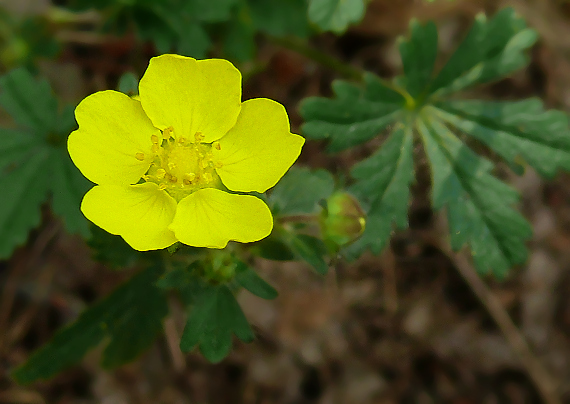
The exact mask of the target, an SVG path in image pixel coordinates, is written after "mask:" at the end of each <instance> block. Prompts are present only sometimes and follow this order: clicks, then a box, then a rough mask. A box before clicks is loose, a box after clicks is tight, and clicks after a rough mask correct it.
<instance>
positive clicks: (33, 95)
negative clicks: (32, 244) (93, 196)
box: [0, 69, 89, 258]
mask: <svg viewBox="0 0 570 404" xmlns="http://www.w3.org/2000/svg"><path fill="white" fill-rule="evenodd" d="M57 104H58V103H57V99H56V98H55V97H54V96H53V94H52V92H51V88H50V86H49V84H48V83H47V82H46V81H45V80H36V79H35V78H33V77H32V76H31V75H30V73H29V72H28V71H27V70H25V69H17V70H13V71H11V72H10V73H8V74H6V75H4V76H2V77H1V78H0V106H2V108H3V109H4V110H6V111H7V112H8V113H9V114H10V115H11V116H12V117H13V118H14V121H15V122H16V124H17V127H16V128H10V129H8V128H0V188H1V189H2V190H3V196H2V205H1V208H2V209H0V234H2V235H3V237H1V238H0V258H5V257H8V256H9V255H10V254H11V253H12V250H13V249H14V248H15V247H17V246H18V245H21V244H23V243H24V242H25V241H26V239H27V236H28V232H29V231H30V230H31V229H32V228H34V227H36V226H37V225H38V224H39V222H40V207H41V205H42V204H43V203H44V202H45V201H46V200H47V198H48V196H51V201H52V208H53V210H54V212H55V213H56V214H58V215H59V216H61V217H62V218H63V221H64V223H65V225H66V228H67V230H68V231H70V232H72V233H80V234H82V235H84V236H86V237H87V236H88V235H89V228H88V225H87V221H86V220H85V218H84V217H83V215H82V214H81V212H80V210H79V206H80V203H81V198H82V197H83V195H84V194H85V192H86V191H87V189H88V188H89V182H88V181H87V180H86V179H85V178H84V177H83V176H82V175H81V174H80V172H79V171H78V170H77V169H76V168H75V166H74V165H73V163H72V162H71V159H70V158H69V155H68V154H67V149H66V139H67V136H68V135H69V133H70V132H71V131H72V130H73V128H74V127H75V125H76V124H75V119H74V117H73V108H71V107H66V108H64V109H63V110H62V111H60V110H59V109H58V105H57Z"/></svg>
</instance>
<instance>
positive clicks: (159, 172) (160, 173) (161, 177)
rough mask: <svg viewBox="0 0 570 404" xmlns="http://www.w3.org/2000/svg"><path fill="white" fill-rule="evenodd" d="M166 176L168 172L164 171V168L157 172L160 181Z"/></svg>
mask: <svg viewBox="0 0 570 404" xmlns="http://www.w3.org/2000/svg"><path fill="white" fill-rule="evenodd" d="M165 175H166V170H164V169H163V168H159V169H158V170H156V178H158V179H159V180H161V179H163V178H164V176H165Z"/></svg>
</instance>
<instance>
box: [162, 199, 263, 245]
mask: <svg viewBox="0 0 570 404" xmlns="http://www.w3.org/2000/svg"><path fill="white" fill-rule="evenodd" d="M170 228H171V229H172V230H173V231H174V233H175V234H176V238H177V239H178V240H180V241H181V242H182V243H184V244H188V245H191V246H195V247H209V248H224V247H225V246H226V244H227V243H228V241H230V240H235V241H240V242H242V243H249V242H253V241H257V240H261V239H262V238H264V237H267V236H268V235H269V233H271V229H272V228H273V217H272V216H271V211H270V210H269V208H268V207H267V205H266V204H265V203H264V202H263V201H262V200H261V199H259V198H256V197H255V196H250V195H235V194H229V193H227V192H224V191H220V190H219V189H215V188H204V189H201V190H199V191H196V192H194V193H193V194H190V195H188V196H187V197H186V198H184V199H182V200H181V201H180V202H178V208H177V210H176V215H175V216H174V220H173V221H172V225H171V226H170Z"/></svg>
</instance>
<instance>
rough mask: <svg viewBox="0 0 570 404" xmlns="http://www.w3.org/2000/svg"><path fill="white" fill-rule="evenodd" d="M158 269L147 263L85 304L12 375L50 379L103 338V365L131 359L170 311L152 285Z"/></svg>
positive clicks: (19, 378) (149, 341)
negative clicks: (112, 289)
mask: <svg viewBox="0 0 570 404" xmlns="http://www.w3.org/2000/svg"><path fill="white" fill-rule="evenodd" d="M161 273H162V269H160V268H158V267H152V268H148V269H146V270H144V271H142V272H140V273H139V274H137V275H135V276H133V277H132V278H131V279H130V280H129V281H127V282H126V283H124V284H123V285H121V286H119V287H118V288H117V289H115V291H113V292H112V293H111V294H110V295H108V296H107V297H105V298H104V299H103V300H101V301H99V302H98V303H96V304H94V305H93V306H91V307H89V308H88V309H86V310H85V311H84V312H83V313H81V315H80V316H79V318H78V319H77V320H76V321H75V322H73V323H72V324H70V325H68V326H67V327H66V328H63V329H62V330H60V331H58V332H57V333H56V334H55V335H54V336H53V338H52V339H51V341H50V342H48V343H47V344H46V345H44V346H43V347H42V348H40V349H39V350H37V351H36V352H35V353H34V354H33V355H32V356H31V357H30V358H29V359H28V361H27V362H26V363H24V364H23V365H22V366H20V367H18V368H17V369H15V370H14V371H13V373H12V376H13V377H14V379H16V381H17V382H18V383H23V384H27V383H31V382H33V381H36V380H39V379H48V378H50V377H52V376H54V375H55V374H56V373H58V372H60V371H62V370H64V369H66V368H68V367H69V366H72V365H74V364H76V363H78V362H79V361H80V360H81V359H82V358H83V356H84V355H85V354H86V353H87V351H89V350H90V349H92V348H94V347H95V346H97V345H98V344H99V343H101V341H103V339H105V338H108V339H109V343H108V344H107V346H106V347H105V350H104V351H103V357H102V359H101V363H102V365H103V367H105V368H115V367H117V366H120V365H122V364H124V363H127V362H130V361H132V360H133V359H135V358H136V357H137V356H138V355H140V354H141V353H142V352H143V351H145V350H146V349H147V348H148V347H149V346H150V345H151V344H152V343H153V341H154V340H155V338H156V337H157V335H158V334H159V333H160V332H161V331H162V319H163V318H164V317H165V316H166V315H167V313H168V306H167V301H166V296H165V295H164V293H163V292H162V291H161V290H160V289H158V288H157V287H156V286H155V285H154V283H155V282H156V280H157V279H158V277H159V276H160V274H161Z"/></svg>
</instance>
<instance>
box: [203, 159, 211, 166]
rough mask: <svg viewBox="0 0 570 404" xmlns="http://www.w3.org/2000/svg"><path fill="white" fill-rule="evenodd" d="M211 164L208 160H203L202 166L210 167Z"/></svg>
mask: <svg viewBox="0 0 570 404" xmlns="http://www.w3.org/2000/svg"><path fill="white" fill-rule="evenodd" d="M209 166H210V162H209V161H208V160H202V168H208V167H209Z"/></svg>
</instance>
